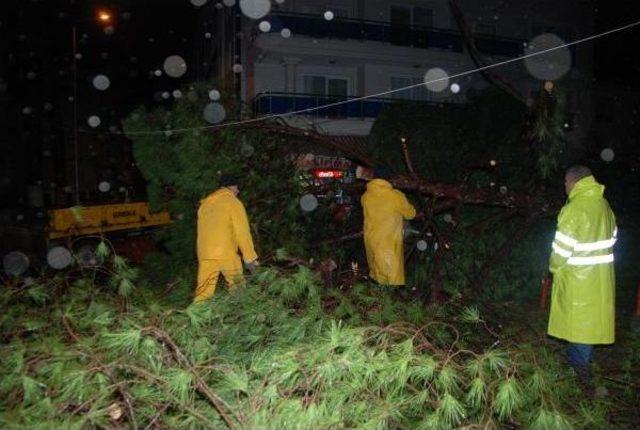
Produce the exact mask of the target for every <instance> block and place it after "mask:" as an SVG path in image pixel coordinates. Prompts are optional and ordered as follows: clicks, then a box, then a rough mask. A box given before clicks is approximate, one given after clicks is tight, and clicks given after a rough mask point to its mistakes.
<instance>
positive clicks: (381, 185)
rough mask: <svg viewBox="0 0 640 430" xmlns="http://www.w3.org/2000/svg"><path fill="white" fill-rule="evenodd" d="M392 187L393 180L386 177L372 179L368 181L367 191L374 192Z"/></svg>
mask: <svg viewBox="0 0 640 430" xmlns="http://www.w3.org/2000/svg"><path fill="white" fill-rule="evenodd" d="M392 188H393V185H391V182H389V181H387V180H385V179H372V180H370V181H369V183H367V191H373V192H374V193H375V192H379V191H383V190H390V189H392Z"/></svg>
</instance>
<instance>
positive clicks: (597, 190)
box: [569, 176, 604, 201]
mask: <svg viewBox="0 0 640 430" xmlns="http://www.w3.org/2000/svg"><path fill="white" fill-rule="evenodd" d="M603 195H604V185H602V184H600V183H599V182H598V181H596V178H594V177H593V176H587V177H586V178H582V179H580V180H579V181H578V182H576V184H575V185H574V186H573V189H572V190H571V192H570V193H569V200H570V201H571V200H574V199H581V198H602V196H603Z"/></svg>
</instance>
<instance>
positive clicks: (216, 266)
mask: <svg viewBox="0 0 640 430" xmlns="http://www.w3.org/2000/svg"><path fill="white" fill-rule="evenodd" d="M220 185H221V188H220V189H218V190H217V191H215V192H214V193H212V194H210V195H209V196H207V197H205V198H204V199H202V200H201V201H200V208H199V209H198V244H197V246H198V285H197V288H196V292H195V299H194V301H195V302H200V301H203V300H206V299H209V298H211V297H212V296H213V294H214V293H215V290H216V284H217V282H218V277H219V275H220V273H222V275H223V276H224V278H225V280H226V281H227V284H228V285H229V289H230V290H231V291H234V290H235V289H236V288H237V287H238V285H241V284H242V283H243V282H244V277H243V275H242V261H241V260H240V256H239V255H238V249H239V250H240V252H241V253H242V258H243V259H244V261H245V263H247V265H249V267H250V268H251V267H255V266H257V264H258V255H257V254H256V251H255V250H254V248H253V240H252V238H251V231H250V230H249V220H248V219H247V213H246V211H245V209H244V205H243V204H242V202H241V201H240V200H238V198H237V195H238V193H239V188H238V181H236V180H235V178H233V177H232V176H229V175H222V176H221V177H220Z"/></svg>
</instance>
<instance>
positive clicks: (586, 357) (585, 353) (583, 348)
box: [567, 343, 593, 370]
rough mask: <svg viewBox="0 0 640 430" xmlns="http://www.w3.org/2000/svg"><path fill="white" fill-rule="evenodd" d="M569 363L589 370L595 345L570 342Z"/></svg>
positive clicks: (577, 367)
mask: <svg viewBox="0 0 640 430" xmlns="http://www.w3.org/2000/svg"><path fill="white" fill-rule="evenodd" d="M567 355H568V357H569V363H571V365H572V366H573V367H574V368H576V369H583V370H587V369H588V367H589V363H590V362H591V356H592V355H593V345H586V344H584V343H570V344H569V348H568V349H567Z"/></svg>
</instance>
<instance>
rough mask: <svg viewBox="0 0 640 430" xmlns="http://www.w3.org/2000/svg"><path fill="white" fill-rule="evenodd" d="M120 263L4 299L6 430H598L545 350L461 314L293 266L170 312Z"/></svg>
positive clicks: (595, 406) (590, 410) (598, 405)
mask: <svg viewBox="0 0 640 430" xmlns="http://www.w3.org/2000/svg"><path fill="white" fill-rule="evenodd" d="M110 258H114V257H113V256H112V257H110ZM117 261H118V266H117V267H115V266H114V268H113V270H109V271H107V272H105V271H104V270H100V274H99V275H98V276H96V272H94V271H92V270H88V269H85V272H84V273H81V274H78V273H74V274H63V275H59V276H57V277H50V278H43V279H40V280H38V281H36V282H35V283H33V284H31V285H29V286H24V285H19V283H15V284H14V285H6V286H5V287H4V288H3V290H2V292H1V295H0V297H1V299H2V306H3V309H5V310H6V311H5V313H4V314H3V316H2V320H1V329H2V342H3V348H2V350H1V352H0V354H1V356H0V374H1V376H2V378H1V382H0V396H1V398H2V400H1V401H0V425H1V426H2V428H7V429H33V428H38V429H48V428H51V429H57V428H65V429H90V428H97V429H114V428H130V429H131V428H133V429H143V428H144V429H154V428H157V429H161V428H171V429H199V428H211V429H220V428H230V429H311V428H313V429H336V428H358V429H450V428H496V429H497V428H527V429H545V430H548V429H570V428H605V427H606V426H607V413H608V410H609V408H610V403H608V402H606V401H603V400H590V399H587V398H581V397H580V392H579V389H578V388H577V387H576V386H575V385H574V382H573V378H572V375H571V374H570V371H569V370H567V368H566V366H563V365H562V364H561V363H559V362H558V360H557V359H556V358H555V355H554V354H553V352H552V351H551V350H550V349H548V347H547V346H545V345H544V342H539V341H537V339H539V338H538V337H537V336H529V339H530V340H531V342H523V339H522V332H519V334H517V335H515V334H514V332H513V331H506V330H502V329H501V328H500V326H499V325H498V324H495V323H493V322H489V321H485V319H484V318H483V317H482V313H481V312H480V311H479V310H478V308H476V307H475V306H467V305H465V303H464V302H462V301H461V299H460V298H455V299H452V300H451V301H449V302H448V303H446V304H434V305H431V306H429V307H425V306H424V305H422V304H421V303H419V302H415V301H405V300H401V299H399V298H398V297H397V296H396V295H395V294H393V293H392V292H389V291H385V290H381V289H380V288H379V287H376V286H372V285H368V284H355V285H353V286H351V287H345V288H332V289H326V288H325V287H323V286H322V284H321V283H320V282H319V280H318V278H317V275H315V274H314V273H313V272H311V271H310V270H309V269H307V268H306V267H304V266H299V267H298V268H297V269H295V270H291V269H289V270H288V271H287V273H280V272H278V271H276V270H275V269H271V268H265V269H262V270H261V271H260V272H259V273H257V274H256V275H255V276H253V277H252V279H251V280H250V283H249V285H248V286H247V287H246V288H245V289H243V290H242V291H241V294H237V295H229V294H226V293H224V292H222V293H221V294H218V295H217V296H216V297H215V299H214V300H213V301H211V302H207V303H204V304H201V305H195V306H190V307H187V308H186V309H183V310H179V309H175V308H174V307H172V306H167V305H166V303H165V302H163V301H162V299H163V295H162V293H161V291H159V290H156V289H155V288H154V287H153V286H151V285H146V286H145V285H141V286H140V287H137V288H133V289H131V288H128V289H122V288H119V287H118V285H119V283H121V282H122V279H124V278H123V276H129V275H131V273H130V272H129V271H128V270H127V267H126V266H125V265H124V264H123V262H122V261H121V260H117ZM123 274H124V275H123ZM113 278H115V279H116V280H118V282H112V281H111V279H113ZM127 279H128V280H129V281H131V282H133V278H131V277H128V278H127ZM132 285H133V284H132ZM516 342H518V343H516ZM576 399H580V400H576Z"/></svg>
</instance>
